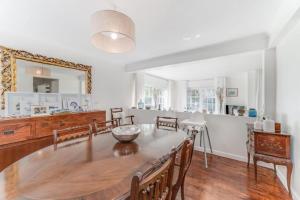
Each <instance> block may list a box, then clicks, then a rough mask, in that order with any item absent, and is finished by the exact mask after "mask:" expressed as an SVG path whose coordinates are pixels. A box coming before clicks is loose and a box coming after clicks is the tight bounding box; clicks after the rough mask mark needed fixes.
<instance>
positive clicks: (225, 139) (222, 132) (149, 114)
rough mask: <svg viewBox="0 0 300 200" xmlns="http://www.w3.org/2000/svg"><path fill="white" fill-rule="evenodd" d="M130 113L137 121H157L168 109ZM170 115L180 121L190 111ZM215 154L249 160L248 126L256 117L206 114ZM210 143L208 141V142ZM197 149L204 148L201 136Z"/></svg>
mask: <svg viewBox="0 0 300 200" xmlns="http://www.w3.org/2000/svg"><path fill="white" fill-rule="evenodd" d="M127 112H128V114H133V115H135V122H136V123H155V119H156V117H157V116H166V113H167V112H166V111H158V110H138V109H129V110H128V111H127ZM170 115H173V116H170V117H175V116H176V117H178V118H179V121H181V120H184V119H188V118H190V116H191V113H190V112H174V113H172V114H170ZM205 119H206V121H207V126H208V130H209V134H210V137H211V143H212V148H213V151H214V154H216V155H220V156H223V157H228V158H232V159H236V160H240V161H247V149H246V144H245V142H246V140H247V127H246V124H247V123H249V122H253V121H254V120H255V119H253V118H249V117H244V116H231V115H218V114H205ZM206 144H208V143H206ZM195 149H196V150H202V149H201V148H200V145H199V137H197V138H196V146H195Z"/></svg>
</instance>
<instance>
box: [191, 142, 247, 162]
mask: <svg viewBox="0 0 300 200" xmlns="http://www.w3.org/2000/svg"><path fill="white" fill-rule="evenodd" d="M194 149H195V150H196V151H202V152H203V151H204V149H203V147H200V146H195V148H194ZM206 152H207V153H210V150H209V148H207V149H206ZM213 154H214V155H217V156H221V157H225V158H230V159H233V160H238V161H242V162H247V160H248V159H247V157H246V156H239V155H234V154H231V153H226V152H223V151H217V150H214V149H213Z"/></svg>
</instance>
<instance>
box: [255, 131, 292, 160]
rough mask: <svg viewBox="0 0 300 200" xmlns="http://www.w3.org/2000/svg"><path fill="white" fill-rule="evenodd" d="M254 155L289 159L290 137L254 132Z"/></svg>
mask: <svg viewBox="0 0 300 200" xmlns="http://www.w3.org/2000/svg"><path fill="white" fill-rule="evenodd" d="M254 136H255V139H254V145H255V153H258V154H264V155H270V156H275V157H280V158H286V159H289V158H290V135H284V134H275V133H263V132H254Z"/></svg>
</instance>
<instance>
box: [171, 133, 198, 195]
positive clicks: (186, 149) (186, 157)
mask: <svg viewBox="0 0 300 200" xmlns="http://www.w3.org/2000/svg"><path fill="white" fill-rule="evenodd" d="M194 136H195V135H192V137H190V138H188V139H186V140H185V141H184V142H183V144H182V145H180V150H179V151H178V152H179V154H180V155H179V158H180V159H179V162H175V168H174V178H173V187H172V197H171V200H175V199H176V196H177V193H178V191H179V189H181V199H182V200H184V182H185V176H186V173H187V171H188V169H189V167H190V165H191V162H192V157H193V151H194V141H195V138H194ZM176 160H177V159H176Z"/></svg>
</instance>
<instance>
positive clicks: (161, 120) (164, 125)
mask: <svg viewBox="0 0 300 200" xmlns="http://www.w3.org/2000/svg"><path fill="white" fill-rule="evenodd" d="M156 127H157V128H158V129H165V130H175V131H177V130H178V128H179V124H178V118H176V117H160V116H157V118H156Z"/></svg>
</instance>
